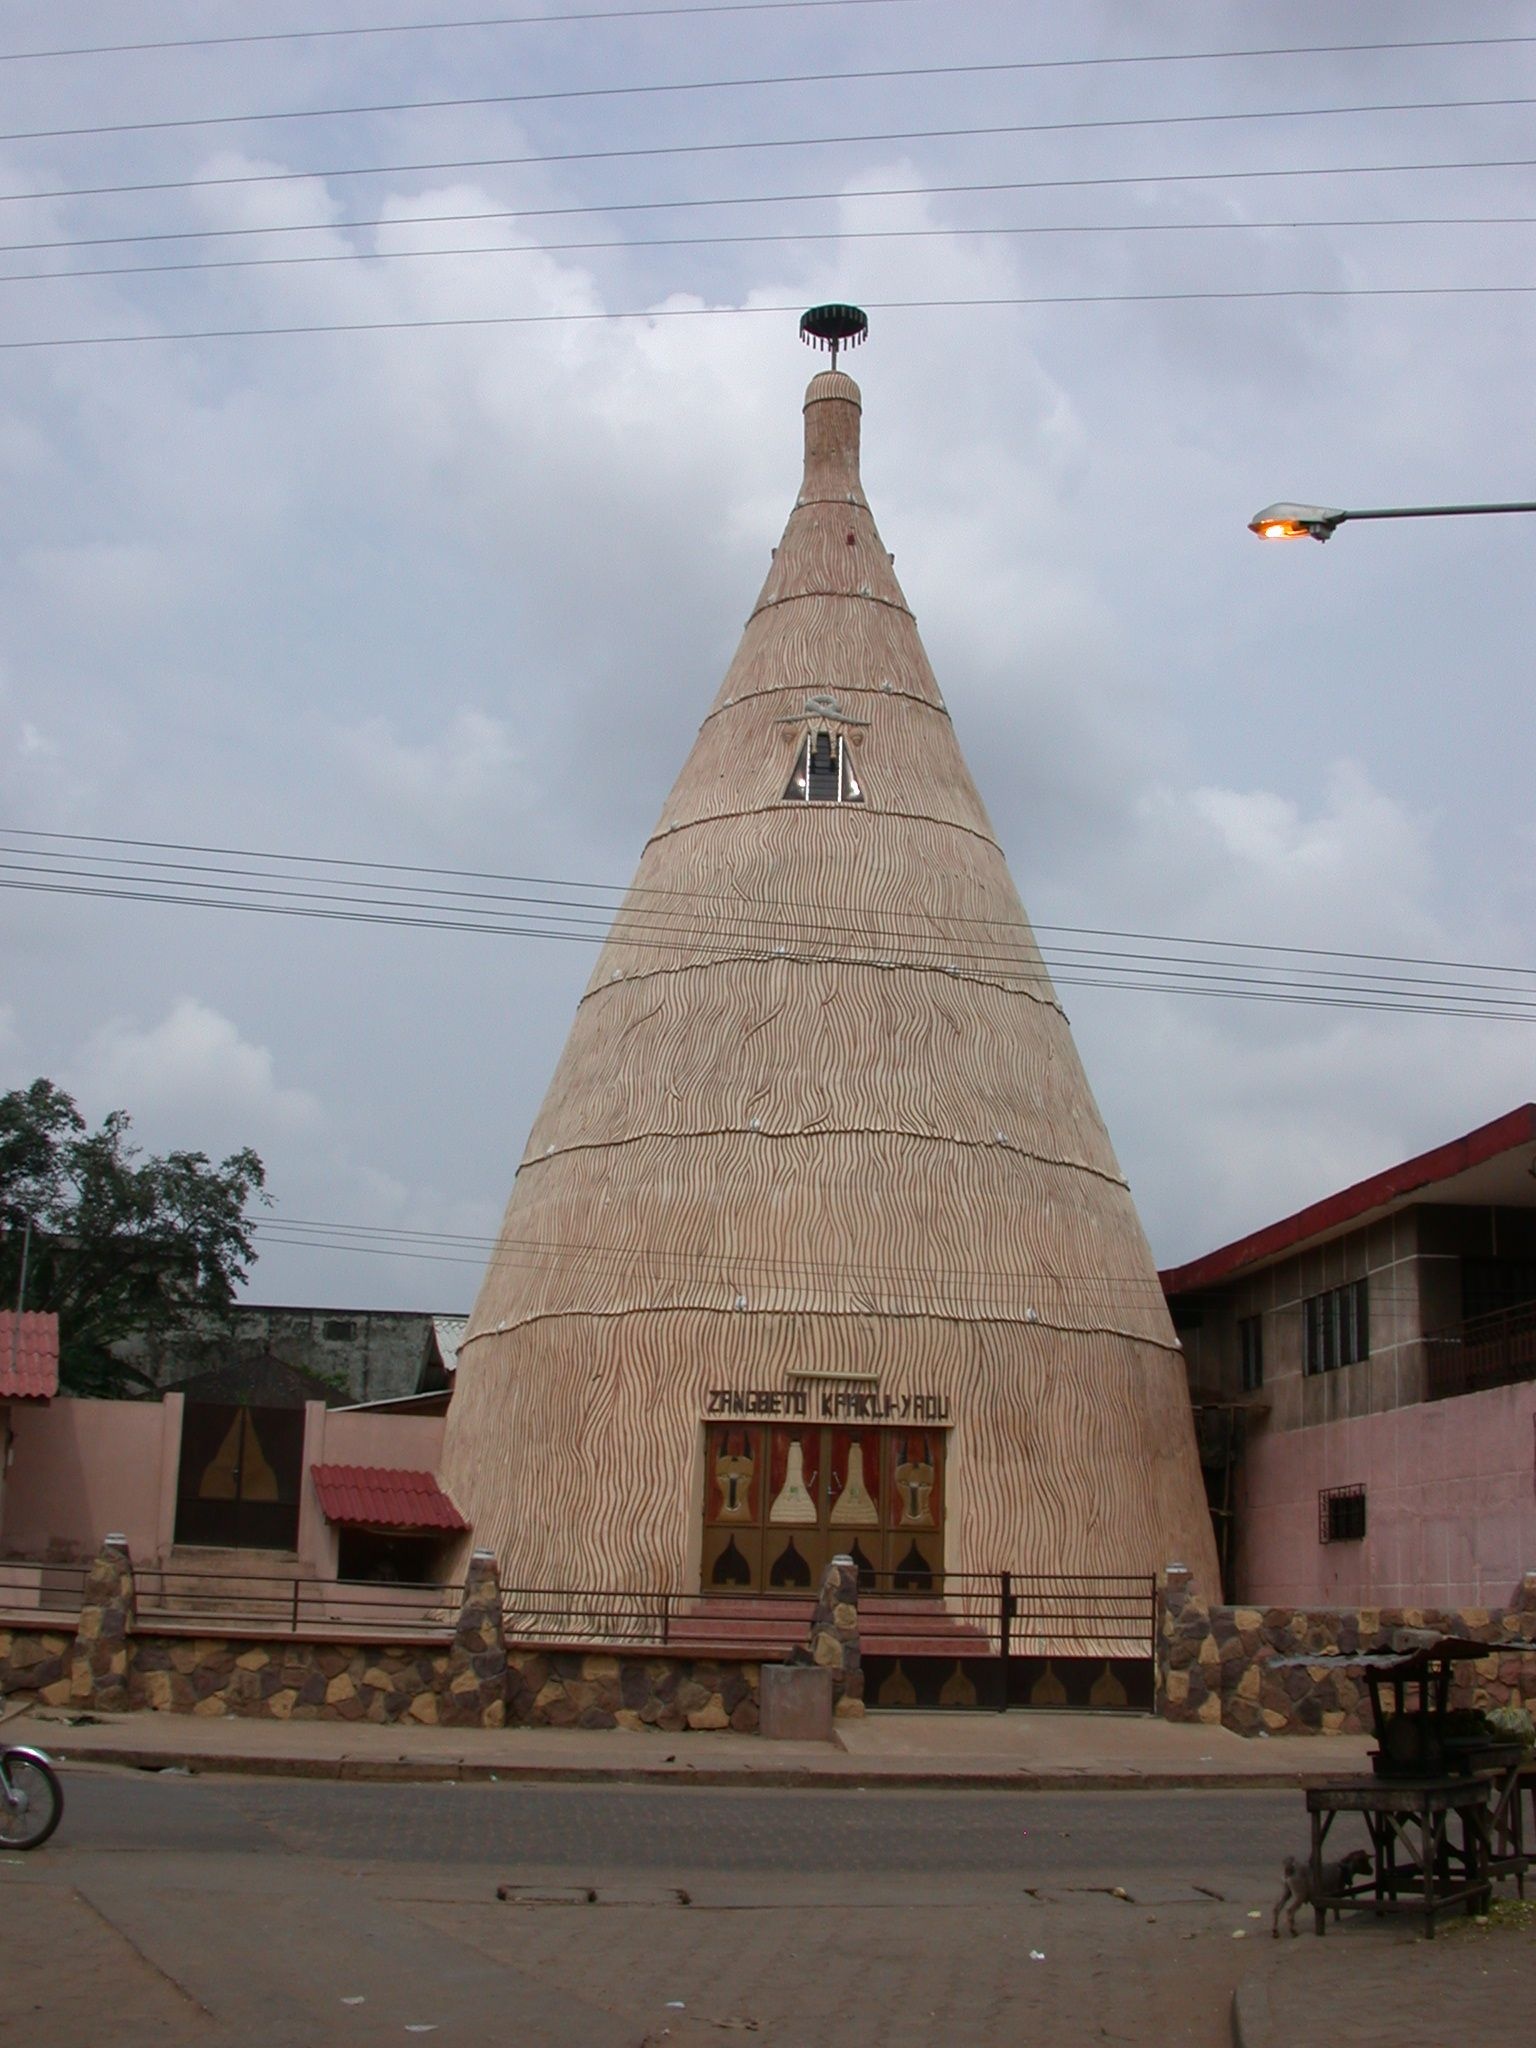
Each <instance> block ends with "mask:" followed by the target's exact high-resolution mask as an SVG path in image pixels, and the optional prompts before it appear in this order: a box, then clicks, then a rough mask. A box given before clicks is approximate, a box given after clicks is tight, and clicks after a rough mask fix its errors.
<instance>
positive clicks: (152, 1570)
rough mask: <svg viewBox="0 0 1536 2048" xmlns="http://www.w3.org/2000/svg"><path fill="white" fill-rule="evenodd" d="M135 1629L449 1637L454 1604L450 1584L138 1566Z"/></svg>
mask: <svg viewBox="0 0 1536 2048" xmlns="http://www.w3.org/2000/svg"><path fill="white" fill-rule="evenodd" d="M134 1583H135V1595H136V1606H137V1613H138V1626H139V1628H140V1629H141V1630H142V1629H153V1628H156V1627H170V1628H177V1629H181V1628H187V1629H195V1628H207V1629H209V1630H220V1629H226V1628H230V1629H236V1630H241V1629H248V1628H257V1629H261V1630H263V1631H264V1632H265V1631H269V1632H272V1633H281V1634H287V1635H302V1636H316V1635H324V1634H326V1633H327V1632H328V1631H331V1630H335V1629H344V1630H346V1631H348V1632H349V1633H354V1632H359V1631H364V1632H366V1633H367V1634H369V1635H384V1636H392V1635H410V1636H420V1635H428V1636H441V1635H448V1634H451V1633H452V1630H453V1627H454V1624H455V1623H456V1622H457V1620H458V1616H459V1608H460V1605H461V1604H462V1601H463V1597H464V1593H463V1588H462V1587H461V1586H457V1585H400V1584H395V1583H393V1582H384V1581H372V1580H353V1579H311V1578H301V1577H300V1576H298V1575H297V1574H296V1573H288V1574H283V1573H262V1572H251V1573H246V1572H230V1571H222V1572H220V1571H199V1570H196V1569H192V1570H188V1569H185V1568H183V1567H179V1566H178V1567H169V1566H161V1565H139V1566H136V1567H135V1570H134Z"/></svg>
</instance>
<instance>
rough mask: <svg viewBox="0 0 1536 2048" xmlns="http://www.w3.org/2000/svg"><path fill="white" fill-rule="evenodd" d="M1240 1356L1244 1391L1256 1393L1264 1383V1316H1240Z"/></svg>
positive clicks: (1238, 1325)
mask: <svg viewBox="0 0 1536 2048" xmlns="http://www.w3.org/2000/svg"><path fill="white" fill-rule="evenodd" d="M1237 1345H1238V1356H1239V1358H1240V1360H1241V1363H1242V1369H1243V1392H1244V1393H1245V1394H1252V1393H1255V1392H1256V1391H1257V1390H1258V1388H1260V1387H1262V1386H1263V1384H1264V1318H1263V1317H1262V1316H1239V1317H1238V1322H1237Z"/></svg>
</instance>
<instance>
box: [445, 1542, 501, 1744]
mask: <svg viewBox="0 0 1536 2048" xmlns="http://www.w3.org/2000/svg"><path fill="white" fill-rule="evenodd" d="M438 1718H439V1720H440V1721H442V1722H444V1723H446V1724H447V1725H448V1726H449V1727H452V1728H501V1727H504V1726H505V1725H506V1719H507V1639H506V1634H505V1631H504V1629H503V1626H502V1614H501V1577H500V1574H499V1573H498V1572H497V1569H496V1557H495V1553H494V1552H493V1551H489V1550H477V1551H475V1552H474V1554H473V1555H472V1556H471V1558H470V1560H469V1570H468V1572H467V1574H466V1575H465V1579H464V1602H463V1605H462V1606H461V1607H460V1609H459V1619H458V1625H457V1626H456V1628H455V1629H454V1632H453V1648H452V1649H451V1650H450V1651H449V1652H448V1691H447V1696H446V1698H445V1699H444V1700H443V1702H442V1705H441V1709H440V1712H439V1716H438Z"/></svg>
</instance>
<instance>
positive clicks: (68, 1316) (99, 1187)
mask: <svg viewBox="0 0 1536 2048" xmlns="http://www.w3.org/2000/svg"><path fill="white" fill-rule="evenodd" d="M130 1129H131V1125H130V1122H129V1119H128V1117H127V1115H126V1114H125V1113H124V1112H123V1111H122V1110H114V1111H113V1112H112V1114H111V1115H110V1116H109V1117H107V1118H106V1120H105V1121H104V1122H103V1124H102V1126H101V1128H100V1130H97V1131H92V1130H89V1129H88V1128H87V1125H86V1121H85V1119H84V1117H82V1116H81V1114H80V1112H79V1110H78V1109H77V1108H76V1107H75V1104H74V1102H73V1100H72V1099H71V1097H70V1096H68V1095H67V1094H66V1093H65V1092H64V1090H63V1089H62V1088H56V1087H55V1086H54V1084H53V1082H51V1081H46V1080H38V1081H34V1082H33V1083H32V1085H31V1087H30V1088H16V1089H13V1090H12V1091H11V1093H10V1094H9V1095H4V1096H0V1303H3V1305H4V1306H5V1307H7V1308H12V1307H14V1306H15V1304H16V1300H17V1290H18V1288H19V1286H20V1283H21V1265H22V1256H23V1248H24V1246H25V1248H26V1260H27V1271H26V1306H27V1307H28V1308H29V1309H54V1310H56V1311H57V1313H58V1318H59V1351H60V1357H59V1378H60V1383H61V1385H62V1386H63V1387H64V1388H65V1389H66V1390H67V1391H68V1392H69V1393H72V1394H106V1395H116V1396H119V1397H122V1396H127V1397H130V1398H141V1397H143V1396H145V1395H148V1394H151V1393H153V1392H154V1391H155V1389H154V1383H153V1381H152V1380H151V1379H150V1377H149V1376H148V1374H146V1373H144V1372H141V1371H139V1370H138V1369H137V1368H136V1367H134V1366H132V1365H130V1364H128V1363H127V1362H125V1361H124V1360H123V1359H120V1358H117V1357H115V1356H114V1355H113V1351H112V1346H113V1345H114V1344H116V1343H118V1342H120V1341H121V1340H122V1339H123V1338H125V1337H131V1336H139V1337H144V1338H147V1339H149V1340H151V1342H153V1340H154V1339H155V1338H156V1337H159V1336H163V1335H165V1334H166V1333H167V1332H169V1331H171V1330H174V1329H176V1328H178V1327H179V1326H181V1325H183V1324H185V1323H186V1322H187V1321H189V1320H190V1319H191V1318H192V1317H193V1316H195V1315H200V1314H206V1313H207V1312H209V1311H210V1310H211V1311H212V1312H214V1313H215V1314H219V1313H227V1311H228V1310H229V1309H230V1307H231V1306H232V1304H233V1302H234V1298H235V1289H236V1287H237V1286H238V1285H239V1284H240V1282H241V1281H243V1280H244V1279H245V1277H246V1273H247V1270H248V1268H249V1267H250V1265H251V1264H252V1262H253V1261H254V1259H255V1257H256V1249H255V1244H254V1239H253V1225H252V1223H251V1222H250V1220H249V1219H248V1218H247V1215H246V1209H247V1206H248V1204H249V1203H250V1201H251V1199H252V1197H253V1196H254V1197H256V1198H257V1199H259V1200H262V1201H265V1200H266V1199H267V1197H266V1195H265V1194H264V1193H263V1189H264V1188H265V1185H266V1173H265V1169H264V1168H263V1166H262V1163H261V1160H260V1159H259V1158H258V1157H257V1155H256V1154H255V1153H254V1152H253V1151H251V1150H250V1149H249V1148H247V1149H245V1150H243V1151H240V1152H232V1153H231V1154H230V1156H229V1157H228V1158H227V1159H226V1160H224V1162H223V1163H222V1164H221V1165H219V1166H215V1165H214V1164H213V1163H212V1162H211V1161H210V1160H209V1158H208V1156H207V1154H206V1153H203V1152H168V1153H167V1154H166V1155H165V1157H164V1158H154V1157H145V1156H144V1155H143V1154H142V1153H141V1152H140V1151H139V1150H138V1148H137V1147H136V1146H134V1145H133V1144H131V1143H130V1142H129V1132H130ZM29 1226H30V1230H29Z"/></svg>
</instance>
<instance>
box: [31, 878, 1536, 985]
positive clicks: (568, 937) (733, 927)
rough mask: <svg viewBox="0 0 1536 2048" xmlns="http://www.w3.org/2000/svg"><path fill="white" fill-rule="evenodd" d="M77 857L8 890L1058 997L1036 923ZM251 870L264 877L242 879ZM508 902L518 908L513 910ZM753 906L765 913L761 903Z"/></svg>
mask: <svg viewBox="0 0 1536 2048" xmlns="http://www.w3.org/2000/svg"><path fill="white" fill-rule="evenodd" d="M63 860H64V857H63V856H60V857H59V858H58V859H57V860H56V861H55V862H54V864H53V865H51V866H49V865H46V864H38V862H37V861H36V860H34V862H33V863H32V864H28V863H27V862H25V861H23V860H17V859H12V860H10V861H3V860H0V886H4V887H8V888H15V889H27V890H32V891H36V892H41V893H46V894H64V895H86V896H99V897H105V898H107V899H109V900H127V901H141V902H142V901H149V902H157V903H174V904H180V905H185V906H196V907H201V908H232V909H243V910H247V911H258V912H262V913H265V914H268V915H294V916H309V917H318V918H324V919H331V920H341V921H346V922H355V923H379V924H392V925H407V926H413V927H417V928H430V929H447V930H455V931H474V932H480V933H493V934H496V935H499V936H502V937H542V938H554V939H561V940H565V941H567V942H577V943H587V944H592V945H603V944H613V945H619V946H623V947H628V948H631V949H638V950H644V951H646V952H650V953H656V952H660V953H661V954H662V955H664V956H671V957H672V964H674V965H688V966H694V965H698V964H702V963H701V962H700V961H699V960H698V959H697V958H696V957H695V956H697V955H698V954H700V953H703V954H704V955H706V956H707V957H708V958H709V959H712V960H714V961H718V960H719V959H721V958H731V959H738V958H740V959H756V960H765V959H768V958H770V957H775V956H782V957H794V958H800V959H808V960H812V961H825V960H827V959H834V960H837V961H839V962H841V963H843V964H854V965H864V966H873V967H876V968H884V969H890V968H917V969H926V970H928V971H939V972H945V973H949V974H958V975H962V976H968V977H971V978H988V979H991V978H996V979H1001V980H1003V981H1005V982H1016V983H1020V984H1022V985H1023V986H1024V987H1025V988H1026V989H1030V988H1033V989H1034V991H1035V992H1036V993H1038V994H1039V995H1041V996H1043V997H1045V998H1046V999H1049V994H1050V979H1049V973H1048V970H1047V966H1046V963H1045V961H1044V960H1043V959H1042V957H1041V956H1040V955H1039V954H1038V953H1037V952H1036V950H1035V947H1034V943H1033V938H1032V935H1031V934H1030V932H1029V928H1028V926H1027V925H1025V924H1023V923H1022V922H1021V923H1019V924H1017V925H1016V926H1015V930H1016V931H1017V933H1018V942H1017V944H1016V945H1014V946H1012V947H1004V946H1002V945H1001V944H1000V943H999V942H998V941H997V940H995V939H994V940H990V941H989V940H987V939H986V938H985V935H983V936H982V937H980V938H978V937H971V938H965V937H963V936H962V937H960V938H959V940H958V943H957V938H956V935H954V934H945V935H935V934H934V933H933V932H932V930H931V925H930V928H929V929H928V930H921V929H920V930H918V931H912V932H901V931H897V932H895V933H892V932H891V931H890V929H889V928H888V927H887V928H882V926H881V925H880V923H879V922H878V921H874V920H865V921H858V920H857V919H856V917H855V914H854V913H852V912H850V911H849V910H847V909H846V908H844V909H840V910H837V911H836V912H834V913H833V915H834V916H835V917H837V918H840V919H845V920H853V921H850V922H843V923H828V922H826V921H824V920H823V921H820V922H815V923H812V922H809V921H807V920H805V919H804V918H784V917H775V916H773V915H772V914H770V915H769V916H767V917H764V916H759V915H755V914H748V915H744V914H743V912H744V907H743V906H741V905H738V904H736V903H735V902H734V901H732V900H730V899H726V900H725V904H724V908H723V909H720V910H714V909H706V911H705V912H704V914H703V915H702V916H701V913H700V911H699V909H698V908H696V907H687V906H686V905H685V907H684V909H683V910H682V912H681V913H680V914H678V913H672V912H671V911H670V910H668V909H666V908H665V907H664V908H663V909H662V910H660V911H658V909H657V908H656V907H655V906H654V905H651V906H647V905H645V904H644V903H643V902H642V904H641V905H640V906H639V907H638V908H637V907H636V906H635V905H634V904H633V903H626V904H625V905H624V906H623V907H617V906H611V905H608V906H605V905H588V904H586V903H584V902H583V903H579V904H577V905H576V906H575V908H574V909H573V908H572V907H571V900H570V899H569V898H561V897H542V898H541V897H528V896H522V895H518V896H512V897H507V898H502V899H499V901H498V900H494V899H493V900H491V901H489V902H487V901H486V900H485V899H487V898H489V897H490V896H491V892H487V891H470V892H463V891H459V892H453V894H452V896H450V897H448V898H444V897H442V896H441V895H439V896H436V897H434V896H431V895H428V894H427V893H425V892H424V891H422V890H419V889H418V890H417V891H416V892H415V893H413V894H411V895H409V896H405V897H402V896H400V895H380V894H377V893H376V894H374V895H372V896H367V895H364V894H362V893H361V891H362V889H363V888H367V887H371V888H373V889H374V890H375V891H382V890H384V889H386V888H389V887H390V886H391V885H389V884H383V883H380V884H366V883H365V884H362V885H359V884H358V883H356V882H355V881H353V882H351V883H350V884H346V883H343V884H340V885H338V884H334V883H332V882H330V881H329V879H328V878H326V879H322V881H321V883H320V885H319V886H317V887H313V888H295V887H288V888H280V887H274V886H273V884H272V882H271V880H270V879H269V873H268V872H264V871H262V870H259V869H243V870H242V869H224V870H219V871H218V874H219V879H218V880H216V881H205V880H200V879H196V878H193V879H189V878H188V877H187V876H186V875H184V874H178V875H172V876H170V877H166V876H165V875H163V874H155V875H152V876H148V877H144V876H138V875H131V874H124V873H121V872H113V871H108V872H103V870H102V869H101V868H99V867H97V868H90V867H84V868H82V867H68V866H65V865H64V864H63ZM154 865H156V866H160V867H174V866H175V865H177V864H173V863H160V864H154ZM237 875H244V876H247V877H249V878H250V879H247V880H233V879H229V878H230V877H233V876H237ZM394 886H398V885H394ZM466 899H469V900H466ZM474 899H480V900H474ZM703 900H704V899H700V901H703ZM715 900H716V901H717V902H718V901H719V900H720V899H715ZM503 902H504V903H505V904H506V905H507V907H506V908H502V907H500V906H501V903H503ZM541 906H542V907H541ZM745 908H746V909H747V910H748V911H750V912H756V910H757V909H758V906H746V907H745ZM916 915H917V914H915V913H914V918H916ZM924 921H925V922H927V920H924ZM957 922H963V920H957ZM1173 943H1175V944H1179V945H1184V944H1187V943H1198V942H1185V941H1175V942H1173ZM1244 950H1246V951H1249V952H1252V951H1257V950H1260V949H1258V948H1252V947H1250V948H1246V949H1244ZM1054 952H1055V954H1056V955H1057V956H1058V957H1057V962H1056V964H1057V968H1058V972H1057V978H1058V979H1059V980H1060V981H1061V982H1062V983H1063V984H1064V985H1079V986H1081V985H1087V986H1110V987H1116V988H1136V987H1144V988H1148V989H1155V990H1158V991H1160V992H1163V993H1178V994H1206V995H1212V996H1225V997H1242V998H1246V999H1270V1000H1275V1001H1286V1002H1308V1003H1315V1004H1321V1005H1324V1006H1327V1007H1343V1008H1357V1007H1364V1008H1373V1009H1378V1008H1379V1009H1395V1010H1409V1011H1413V1012H1415V1013H1425V1012H1433V1013H1437V1014H1443V1015H1444V1014H1448V1015H1457V1016H1461V1015H1476V1016H1482V1017H1493V1018H1503V1019H1506V1020H1513V1021H1526V1022H1529V1021H1536V991H1532V990H1530V989H1529V988H1525V989H1522V988H1514V987H1510V986H1508V985H1498V984H1490V983H1488V982H1486V981H1481V980H1480V981H1476V982H1472V981H1466V980H1462V979H1446V978H1444V977H1439V976H1431V975H1426V974H1423V973H1418V974H1413V975H1401V974H1391V973H1386V972H1384V971H1383V970H1382V968H1381V967H1376V968H1374V969H1373V970H1372V971H1371V972H1369V973H1363V972H1359V971H1357V970H1353V969H1348V968H1340V967H1338V966H1336V965H1333V964H1330V965H1329V966H1328V967H1327V968H1312V967H1298V966H1296V965H1295V964H1294V962H1290V961H1287V962H1283V963H1278V962H1276V961H1272V960H1259V961H1253V960H1249V959H1235V958H1232V957H1231V955H1230V952H1224V953H1223V954H1221V955H1220V956H1218V957H1217V958H1214V959H1212V958H1209V957H1200V956H1198V955H1191V954H1190V953H1188V952H1180V953H1177V954H1169V953H1166V952H1160V953H1147V952H1145V951H1138V952H1132V951H1129V950H1127V949H1125V948H1123V947H1106V946H1104V945H1102V944H1100V945H1095V946H1092V947H1084V946H1075V945H1070V944H1065V945H1061V946H1058V947H1056V948H1055V949H1054ZM1066 970H1072V971H1070V972H1069V971H1066ZM642 971H644V969H642ZM1493 971H1495V972H1503V971H1508V972H1513V973H1516V974H1519V973H1521V972H1524V970H1493Z"/></svg>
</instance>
